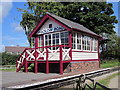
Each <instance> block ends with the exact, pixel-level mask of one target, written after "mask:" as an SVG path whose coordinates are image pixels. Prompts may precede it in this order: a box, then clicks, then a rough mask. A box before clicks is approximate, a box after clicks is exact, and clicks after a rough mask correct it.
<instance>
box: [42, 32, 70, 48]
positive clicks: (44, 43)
mask: <svg viewBox="0 0 120 90" xmlns="http://www.w3.org/2000/svg"><path fill="white" fill-rule="evenodd" d="M62 32H68V31H62ZM62 32H54V33H49V34H44V35H43V37H44V38H43V39H44V46H46V45H45V41H46V40H45V36H46V35H51V46H53V38H52V36H53V34H57V33H58V34H59V38H58V39H59V45H61V33H62ZM68 33H69V32H68ZM68 39H69V38H68ZM55 43H56V42H55ZM68 44H69V42H68ZM55 45H56V44H55ZM51 50H53V49H51Z"/></svg>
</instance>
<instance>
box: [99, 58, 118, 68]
mask: <svg viewBox="0 0 120 90" xmlns="http://www.w3.org/2000/svg"><path fill="white" fill-rule="evenodd" d="M100 66H101V68H110V67H118V66H120V61H119V60H103V61H102V62H101V65H100Z"/></svg>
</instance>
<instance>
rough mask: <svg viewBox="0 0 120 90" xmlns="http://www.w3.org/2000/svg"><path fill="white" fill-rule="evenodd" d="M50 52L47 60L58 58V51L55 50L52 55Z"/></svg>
mask: <svg viewBox="0 0 120 90" xmlns="http://www.w3.org/2000/svg"><path fill="white" fill-rule="evenodd" d="M51 55H52V53H49V61H51V60H59V59H60V58H59V55H60V54H59V52H57V53H55V55H52V56H51Z"/></svg>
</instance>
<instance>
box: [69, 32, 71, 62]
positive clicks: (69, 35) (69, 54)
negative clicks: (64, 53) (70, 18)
mask: <svg viewBox="0 0 120 90" xmlns="http://www.w3.org/2000/svg"><path fill="white" fill-rule="evenodd" d="M69 46H70V51H69V56H70V57H71V60H70V61H72V32H71V31H70V32H69Z"/></svg>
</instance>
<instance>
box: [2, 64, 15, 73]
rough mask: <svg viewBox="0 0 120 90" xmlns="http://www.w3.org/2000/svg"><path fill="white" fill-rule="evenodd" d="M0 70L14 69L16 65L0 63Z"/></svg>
mask: <svg viewBox="0 0 120 90" xmlns="http://www.w3.org/2000/svg"><path fill="white" fill-rule="evenodd" d="M0 71H6V72H7V71H16V66H15V65H1V66H0Z"/></svg>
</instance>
